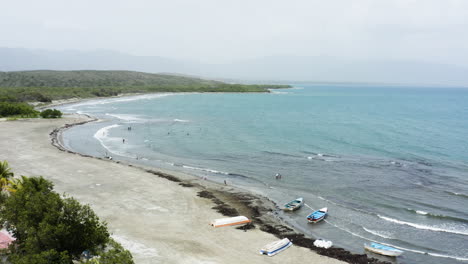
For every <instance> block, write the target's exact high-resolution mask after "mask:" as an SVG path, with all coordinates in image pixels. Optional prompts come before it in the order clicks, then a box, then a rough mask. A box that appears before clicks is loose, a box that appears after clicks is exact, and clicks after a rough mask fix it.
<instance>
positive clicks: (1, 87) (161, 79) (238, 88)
mask: <svg viewBox="0 0 468 264" xmlns="http://www.w3.org/2000/svg"><path fill="white" fill-rule="evenodd" d="M287 87H289V86H288V85H247V84H228V83H223V82H219V81H212V80H203V79H199V78H193V77H184V76H174V75H166V74H150V73H141V72H131V71H24V72H0V101H8V102H26V101H37V102H50V101H51V100H57V99H68V98H91V97H107V96H115V95H118V94H123V93H152V92H267V91H268V90H267V89H268V88H287Z"/></svg>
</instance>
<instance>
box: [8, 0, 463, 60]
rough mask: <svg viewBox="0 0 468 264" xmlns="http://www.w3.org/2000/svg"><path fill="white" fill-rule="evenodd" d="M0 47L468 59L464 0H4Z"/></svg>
mask: <svg viewBox="0 0 468 264" xmlns="http://www.w3.org/2000/svg"><path fill="white" fill-rule="evenodd" d="M0 6H1V9H0V12H1V15H0V47H12V48H33V49H49V50H66V49H75V50H96V49H108V50H115V51H120V52H124V53H129V54H133V55H142V56H162V57H169V58H178V59H190V60H193V61H198V62H203V63H220V62H230V61H235V60H242V59H249V58H256V57H265V56H285V55H286V56H288V55H294V56H331V57H340V58H348V59H356V60H360V59H370V60H402V59H404V60H415V61H427V62H435V63H442V64H450V65H458V66H464V67H467V66H468V1H467V0H352V1H351V0H327V1H324V0H318V1H317V0H289V1H284V0H283V1H277V0H232V1H231V0H196V1H195V0H193V1H189V0H170V1H160V0H132V1H129V0H125V1H123V0H79V1H78V0H41V1H37V0H15V1H11V0H0Z"/></svg>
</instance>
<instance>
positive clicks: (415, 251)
mask: <svg viewBox="0 0 468 264" xmlns="http://www.w3.org/2000/svg"><path fill="white" fill-rule="evenodd" d="M323 221H325V222H326V223H328V224H331V225H332V226H334V227H336V228H338V229H340V230H343V231H345V232H347V233H349V234H351V235H353V236H356V237H360V238H362V239H365V240H368V241H372V242H376V243H380V244H382V245H387V246H390V247H394V248H398V249H401V250H406V251H411V252H414V253H418V254H423V255H430V256H433V257H439V258H451V259H456V260H463V261H466V260H468V258H466V257H459V256H449V255H443V254H437V253H431V252H424V251H421V250H416V249H410V248H404V247H399V246H395V245H392V244H388V243H383V242H381V241H376V240H373V239H370V238H367V237H364V236H361V235H359V234H356V233H354V232H351V231H349V230H347V229H345V228H342V227H340V226H337V225H335V224H333V223H331V222H330V221H328V220H327V219H324V220H323Z"/></svg>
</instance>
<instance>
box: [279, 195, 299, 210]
mask: <svg viewBox="0 0 468 264" xmlns="http://www.w3.org/2000/svg"><path fill="white" fill-rule="evenodd" d="M303 204H304V198H302V197H301V198H297V199H295V200H292V201H290V202H289V203H287V204H285V205H284V207H283V210H284V211H295V210H297V209H299V208H301V206H302V205H303Z"/></svg>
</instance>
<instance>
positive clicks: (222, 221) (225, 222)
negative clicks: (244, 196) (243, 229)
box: [210, 216, 250, 227]
mask: <svg viewBox="0 0 468 264" xmlns="http://www.w3.org/2000/svg"><path fill="white" fill-rule="evenodd" d="M245 223H250V219H248V218H247V217H245V216H235V217H229V218H219V219H214V220H212V221H211V223H210V225H212V226H214V227H223V226H232V225H241V224H245Z"/></svg>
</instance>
